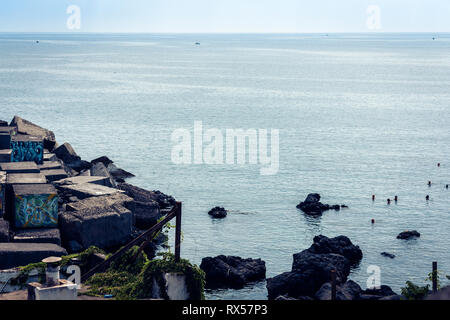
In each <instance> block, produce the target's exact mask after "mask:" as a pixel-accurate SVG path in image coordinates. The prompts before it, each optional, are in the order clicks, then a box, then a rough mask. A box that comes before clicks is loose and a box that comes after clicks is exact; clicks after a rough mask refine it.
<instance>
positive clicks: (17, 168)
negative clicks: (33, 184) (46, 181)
mask: <svg viewBox="0 0 450 320" xmlns="http://www.w3.org/2000/svg"><path fill="white" fill-rule="evenodd" d="M0 170H1V171H5V172H6V173H8V174H9V173H39V172H40V171H39V168H38V166H37V165H36V163H35V162H32V161H25V162H9V163H0Z"/></svg>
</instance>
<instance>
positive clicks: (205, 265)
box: [200, 255, 266, 288]
mask: <svg viewBox="0 0 450 320" xmlns="http://www.w3.org/2000/svg"><path fill="white" fill-rule="evenodd" d="M200 268H201V269H202V270H203V271H204V272H205V274H206V287H207V288H242V287H244V286H245V285H246V284H247V283H249V282H254V281H258V280H263V279H265V277H266V263H265V262H264V261H262V260H261V259H242V258H240V257H235V256H224V255H220V256H217V257H214V258H213V257H206V258H203V259H202V263H201V264H200Z"/></svg>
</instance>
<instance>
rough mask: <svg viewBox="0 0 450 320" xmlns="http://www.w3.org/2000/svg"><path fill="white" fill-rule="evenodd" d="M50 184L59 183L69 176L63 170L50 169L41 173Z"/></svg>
mask: <svg viewBox="0 0 450 320" xmlns="http://www.w3.org/2000/svg"><path fill="white" fill-rule="evenodd" d="M41 174H43V175H44V176H45V178H46V179H47V181H49V182H53V181H58V180H61V179H65V178H67V177H68V174H67V172H66V171H64V170H63V169H50V170H43V171H42V172H41Z"/></svg>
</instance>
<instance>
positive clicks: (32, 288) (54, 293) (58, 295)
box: [28, 279, 78, 300]
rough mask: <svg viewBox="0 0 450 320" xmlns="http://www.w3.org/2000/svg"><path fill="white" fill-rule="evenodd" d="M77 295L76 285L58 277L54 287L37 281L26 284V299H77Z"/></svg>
mask: <svg viewBox="0 0 450 320" xmlns="http://www.w3.org/2000/svg"><path fill="white" fill-rule="evenodd" d="M77 296H78V294H77V285H76V284H75V283H72V282H70V281H68V280H65V279H60V280H59V285H57V286H54V287H46V286H44V285H42V284H40V283H38V282H32V283H29V284H28V300H77Z"/></svg>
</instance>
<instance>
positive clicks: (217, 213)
mask: <svg viewBox="0 0 450 320" xmlns="http://www.w3.org/2000/svg"><path fill="white" fill-rule="evenodd" d="M208 214H209V215H210V216H211V217H213V218H217V219H222V218H225V217H226V216H227V210H225V209H224V208H222V207H215V208H212V209H211V210H209V212H208Z"/></svg>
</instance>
